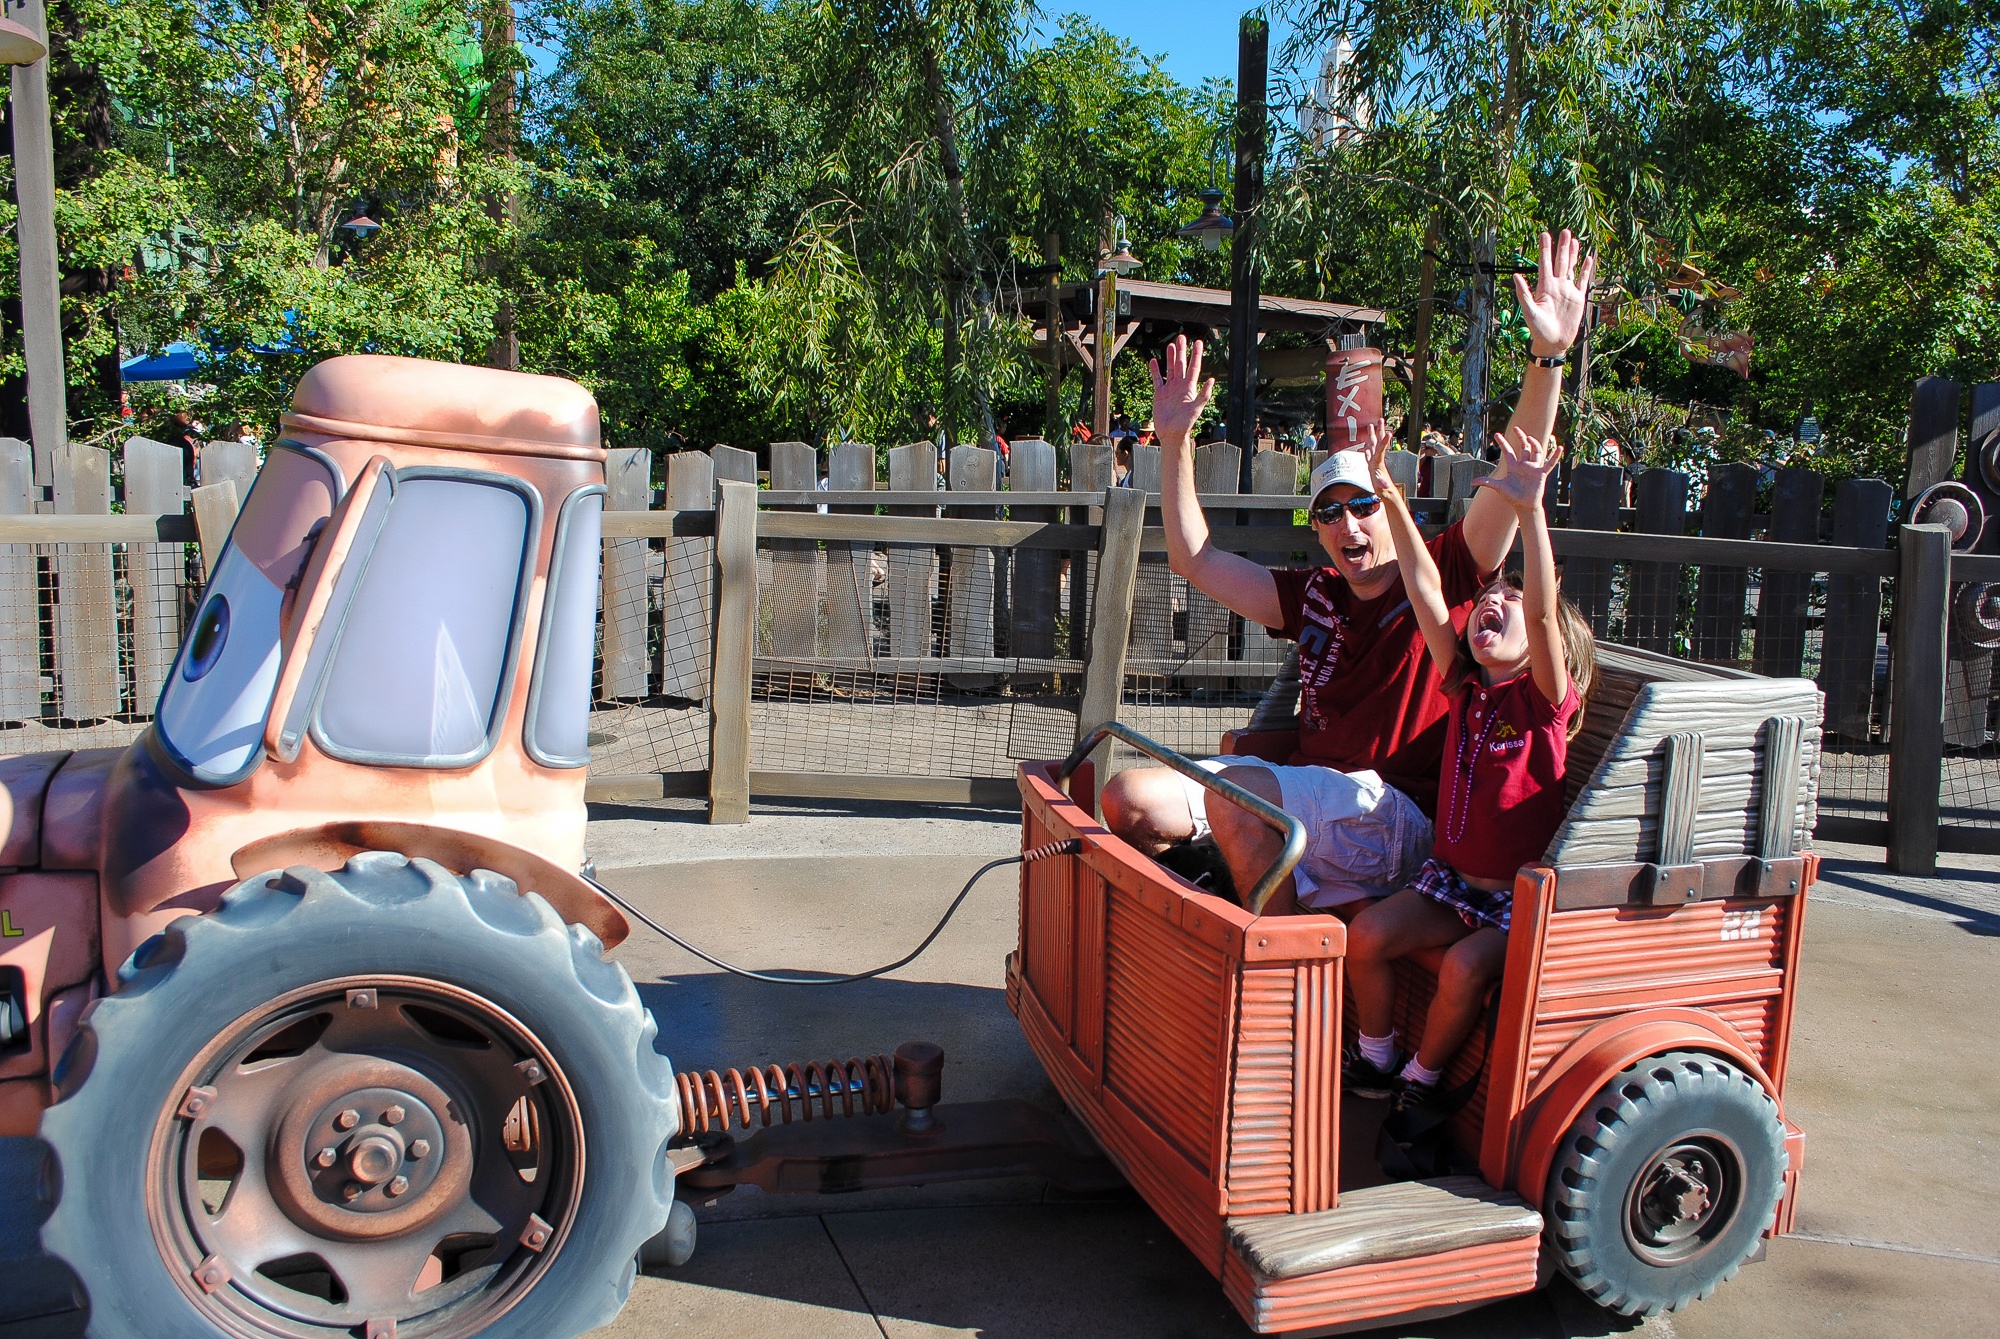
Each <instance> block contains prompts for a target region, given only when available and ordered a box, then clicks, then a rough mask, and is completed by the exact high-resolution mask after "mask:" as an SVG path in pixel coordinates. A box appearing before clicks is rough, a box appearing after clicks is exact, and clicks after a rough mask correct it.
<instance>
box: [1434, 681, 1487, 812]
mask: <svg viewBox="0 0 2000 1339" xmlns="http://www.w3.org/2000/svg"><path fill="white" fill-rule="evenodd" d="M1477 684H1478V680H1477V679H1474V680H1472V681H1471V682H1469V683H1468V684H1467V685H1466V686H1465V688H1464V689H1463V690H1462V691H1463V692H1464V693H1465V694H1466V697H1465V701H1466V703H1467V705H1468V707H1469V706H1470V703H1471V701H1472V697H1471V695H1472V694H1473V693H1475V692H1477V691H1479V690H1478V687H1477ZM1489 691H1490V690H1489ZM1499 717H1500V712H1499V711H1498V709H1497V706H1496V705H1495V704H1493V703H1491V702H1490V701H1489V703H1488V706H1487V710H1486V722H1485V724H1484V725H1482V726H1481V727H1480V730H1479V742H1478V743H1477V744H1475V745H1474V746H1473V748H1472V752H1471V756H1470V757H1468V756H1467V754H1466V749H1465V738H1466V733H1467V732H1466V729H1465V721H1464V717H1463V716H1461V717H1460V719H1459V726H1458V755H1457V757H1455V758H1454V759H1453V760H1452V796H1451V798H1452V808H1451V810H1450V811H1449V812H1447V813H1446V814H1445V824H1444V827H1445V840H1446V841H1448V842H1450V843H1452V844H1453V845H1457V844H1458V843H1459V842H1462V841H1464V840H1465V825H1466V824H1467V823H1469V822H1471V821H1472V771H1473V769H1474V768H1475V767H1477V766H1479V755H1480V754H1482V753H1484V752H1485V751H1486V745H1487V743H1488V742H1489V741H1490V740H1491V739H1492V738H1493V726H1494V723H1495V722H1496V721H1498V720H1499ZM1454 819H1456V820H1457V822H1456V826H1455V829H1454V824H1453V820H1454Z"/></svg>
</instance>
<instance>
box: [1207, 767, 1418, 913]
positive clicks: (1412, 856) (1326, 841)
mask: <svg viewBox="0 0 2000 1339" xmlns="http://www.w3.org/2000/svg"><path fill="white" fill-rule="evenodd" d="M1197 765H1198V766H1199V767H1201V768H1202V769H1203V770H1204V771H1209V772H1220V771H1221V770H1222V769H1223V768H1225V767H1263V768H1266V769H1268V770H1270V771H1271V772H1272V773H1274V774H1276V776H1277V778H1278V793H1279V795H1280V796H1281V799H1280V801H1279V804H1278V807H1279V808H1280V809H1283V810H1284V811H1285V812H1286V813H1288V814H1290V815H1291V816H1292V817H1294V818H1296V819H1298V820H1299V822H1301V823H1303V824H1305V829H1306V853H1305V855H1304V857H1303V858H1301V859H1300V861H1299V864H1298V868H1297V869H1295V870H1294V871H1293V872H1292V881H1293V884H1294V886H1295V887H1296V888H1297V890H1298V898H1299V905H1300V906H1305V907H1315V908H1326V907H1337V906H1340V905H1342V904H1343V903H1346V902H1353V901H1356V900H1358V899H1360V898H1364V897H1387V896H1388V895H1389V894H1391V893H1393V892H1395V891H1396V890H1397V889H1399V888H1404V887H1407V886H1408V885H1409V883H1410V881H1411V880H1412V879H1414V878H1415V877H1416V875H1417V871H1418V870H1420V869H1422V868H1423V864H1424V861H1426V860H1428V859H1429V858H1430V854H1431V840H1432V838H1431V821H1430V820H1429V819H1428V818H1425V817H1424V813H1423V810H1421V809H1419V808H1417V802H1416V801H1415V800H1413V799H1411V798H1410V797H1409V796H1407V795H1405V794H1403V792H1402V791H1400V790H1397V789H1396V788H1395V787H1394V786H1392V785H1390V784H1389V783H1388V782H1386V781H1384V780H1383V779H1382V778H1381V777H1380V776H1377V775H1376V774H1375V773H1374V772H1336V771H1334V770H1333V769H1332V768H1331V767H1313V766H1305V767H1280V766H1278V765H1277V764H1276V763H1270V762H1266V761H1264V760H1263V759H1262V758H1238V757H1221V758H1208V759H1204V760H1203V761H1202V762H1200V763H1199V764H1197ZM1173 775H1174V777H1175V779H1176V780H1178V781H1179V782H1180V783H1181V790H1182V792H1183V793H1184V794H1185V795H1186V796H1187V802H1188V813H1189V814H1190V815H1191V816H1192V817H1193V819H1194V835H1195V840H1196V841H1203V840H1207V839H1208V837H1209V831H1210V830H1209V826H1208V792H1207V791H1206V790H1204V789H1203V788H1202V787H1201V786H1199V785H1197V784H1196V783H1194V782H1192V781H1190V780H1188V779H1187V778H1186V777H1184V776H1181V775H1180V774H1179V773H1174V774H1173ZM1222 803H1225V804H1226V803H1228V802H1227V801H1226V800H1225V801H1222ZM1245 891H1247V890H1245Z"/></svg>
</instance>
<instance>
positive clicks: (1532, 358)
mask: <svg viewBox="0 0 2000 1339" xmlns="http://www.w3.org/2000/svg"><path fill="white" fill-rule="evenodd" d="M1528 361H1529V362H1531V363H1533V364H1534V365H1535V366H1536V367H1561V366H1563V365H1564V364H1565V363H1567V362H1569V354H1568V352H1567V351H1565V352H1563V353H1558V354H1554V355H1552V356H1547V357H1545V356H1543V355H1542V354H1539V353H1535V354H1530V355H1528Z"/></svg>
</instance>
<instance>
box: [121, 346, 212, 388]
mask: <svg viewBox="0 0 2000 1339" xmlns="http://www.w3.org/2000/svg"><path fill="white" fill-rule="evenodd" d="M200 370H201V363H200V361H199V360H198V359H196V357H195V353H194V345H192V344H189V343H188V342H187V341H185V340H182V341H180V342H178V343H174V344H169V345H167V347H166V348H164V349H161V350H160V351H159V352H158V353H155V354H141V355H140V356H138V357H137V358H127V359H126V360H125V361H124V362H122V363H120V364H118V374H119V376H121V377H122V378H124V379H125V380H126V381H185V380H187V379H188V378H189V377H191V376H194V375H195V374H196V373H197V372H199V371H200Z"/></svg>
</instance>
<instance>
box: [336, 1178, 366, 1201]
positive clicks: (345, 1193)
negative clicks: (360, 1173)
mask: <svg viewBox="0 0 2000 1339" xmlns="http://www.w3.org/2000/svg"><path fill="white" fill-rule="evenodd" d="M340 1197H341V1198H342V1199H344V1200H358V1199H360V1198H361V1187H360V1186H358V1185H356V1184H354V1182H352V1181H349V1182H348V1183H347V1184H346V1185H344V1186H342V1187H341V1188H340Z"/></svg>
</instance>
